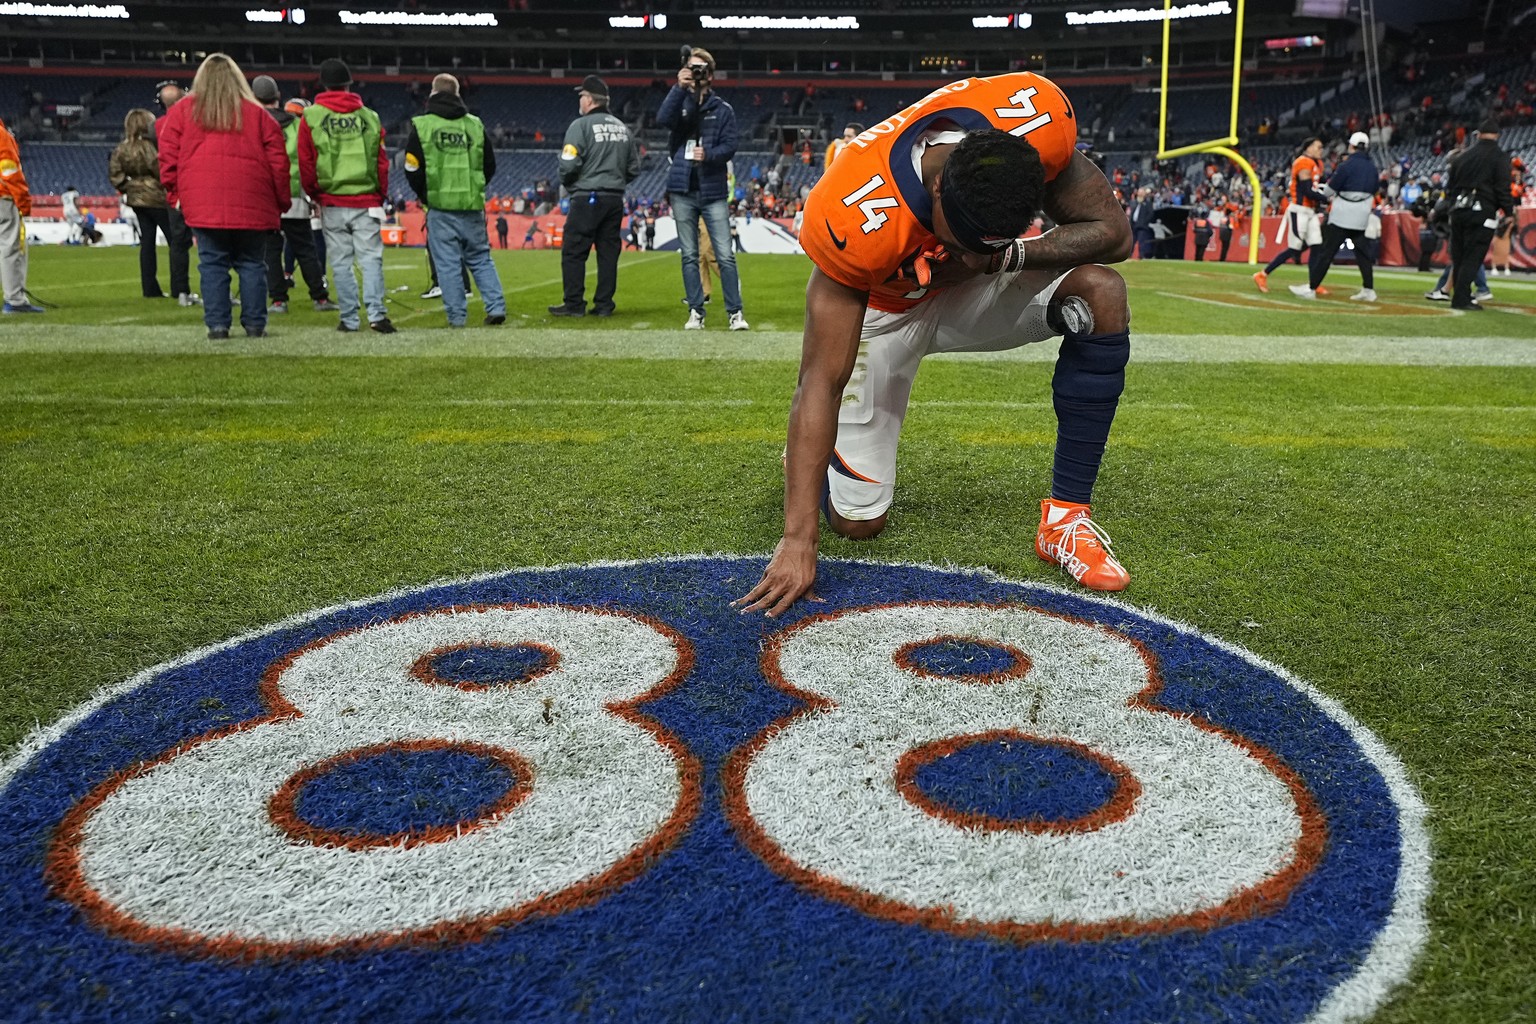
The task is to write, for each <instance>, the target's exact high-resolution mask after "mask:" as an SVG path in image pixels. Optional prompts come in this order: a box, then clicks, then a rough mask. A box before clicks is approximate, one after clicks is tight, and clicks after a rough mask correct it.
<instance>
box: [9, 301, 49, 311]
mask: <svg viewBox="0 0 1536 1024" xmlns="http://www.w3.org/2000/svg"><path fill="white" fill-rule="evenodd" d="M4 309H5V312H7V313H41V312H42V311H43V307H42V306H34V305H32V303H30V302H23V303H20V304H18V305H12V304H11V303H9V302H7V303H6V304H5V306H4Z"/></svg>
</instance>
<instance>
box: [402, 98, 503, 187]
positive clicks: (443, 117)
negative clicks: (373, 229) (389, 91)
mask: <svg viewBox="0 0 1536 1024" xmlns="http://www.w3.org/2000/svg"><path fill="white" fill-rule="evenodd" d="M423 136H426V138H425V139H423ZM477 165H478V166H477ZM495 176H496V151H495V150H494V149H492V148H491V147H490V146H489V145H488V144H487V143H486V138H485V125H484V124H482V123H481V122H480V119H479V118H478V117H476V116H475V115H473V114H471V113H470V112H469V108H468V107H466V106H464V101H463V100H462V99H461V98H459V97H458V96H456V95H455V94H453V93H451V92H435V93H433V94H432V95H431V96H430V97H428V98H427V112H426V113H425V114H423V115H422V116H420V117H414V118H412V119H411V130H410V134H409V135H408V136H407V137H406V140H405V181H406V184H408V185H410V186H411V190H412V191H413V192H415V193H416V198H418V199H420V200H421V202H422V205H423V206H425V207H426V208H427V209H429V210H483V209H485V185H486V182H488V181H490V180H491V179H492V178H494V177H495Z"/></svg>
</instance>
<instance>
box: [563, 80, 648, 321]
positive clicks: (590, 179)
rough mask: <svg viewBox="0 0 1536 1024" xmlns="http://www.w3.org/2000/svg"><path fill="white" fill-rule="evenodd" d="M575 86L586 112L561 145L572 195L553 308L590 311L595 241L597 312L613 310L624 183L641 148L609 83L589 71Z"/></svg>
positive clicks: (635, 168)
mask: <svg viewBox="0 0 1536 1024" xmlns="http://www.w3.org/2000/svg"><path fill="white" fill-rule="evenodd" d="M576 92H577V93H578V94H579V95H580V99H579V100H578V103H579V105H580V107H579V109H580V110H581V116H580V117H578V118H577V119H576V120H574V121H572V122H571V126H570V127H569V128H568V129H566V132H565V146H564V148H562V149H561V150H560V184H562V185H564V186H565V190H566V192H568V193H569V194H570V197H571V212H570V215H569V216H568V217H566V221H565V239H564V241H563V243H562V244H561V251H560V273H561V277H562V279H563V284H564V286H565V301H564V302H562V303H560V304H559V305H557V306H550V307H549V311H550V313H552V314H554V315H555V316H586V314H587V304H586V299H585V297H584V293H585V290H586V278H587V253H588V252H589V251H590V250H591V249H592V248H593V247H594V246H596V248H597V290H596V291H595V292H593V294H592V315H593V316H612V315H613V293H614V290H615V289H616V288H617V287H618V277H619V250H620V249H622V248H623V242H622V240H621V238H620V229H621V228H622V227H623V225H624V186H625V185H628V184H629V183H630V182H631V181H634V180H635V178H636V177H638V176H639V174H640V151H639V148H638V147H637V146H636V145H635V140H634V139H633V138H632V137H631V136H630V134H629V128H628V126H626V125H625V124H624V122H623V121H620V120H619V119H618V118H616V117H614V116H613V115H612V114H610V113H609V112H608V85H607V83H605V82H604V81H603V80H602V79H601V78H599V77H597V76H596V75H588V76H587V77H586V78H585V79H584V80H583V81H582V83H581V85H580V86H578V87H577V89H576Z"/></svg>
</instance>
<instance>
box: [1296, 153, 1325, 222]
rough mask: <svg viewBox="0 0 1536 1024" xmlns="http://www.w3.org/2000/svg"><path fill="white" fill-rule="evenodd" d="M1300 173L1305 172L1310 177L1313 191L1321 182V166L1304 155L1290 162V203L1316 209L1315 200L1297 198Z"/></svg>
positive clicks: (1299, 187)
mask: <svg viewBox="0 0 1536 1024" xmlns="http://www.w3.org/2000/svg"><path fill="white" fill-rule="evenodd" d="M1302 171H1307V172H1308V173H1310V174H1311V175H1312V187H1313V188H1314V189H1315V188H1317V184H1318V182H1320V181H1322V180H1323V165H1322V163H1320V162H1319V161H1317V160H1314V159H1312V158H1311V157H1309V156H1307V155H1306V154H1302V155H1301V156H1299V157H1297V158H1296V159H1295V160H1293V161H1291V196H1290V199H1291V202H1293V203H1300V204H1301V205H1302V206H1309V207H1311V208H1313V209H1317V200H1316V199H1308V198H1306V197H1305V196H1303V197H1301V198H1297V195H1298V193H1299V192H1300V189H1301V186H1300V180H1301V172H1302Z"/></svg>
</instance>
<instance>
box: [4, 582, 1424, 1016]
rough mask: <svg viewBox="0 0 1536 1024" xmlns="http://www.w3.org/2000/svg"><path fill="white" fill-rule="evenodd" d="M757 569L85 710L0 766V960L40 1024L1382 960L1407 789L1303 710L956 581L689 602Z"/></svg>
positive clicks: (411, 1012)
mask: <svg viewBox="0 0 1536 1024" xmlns="http://www.w3.org/2000/svg"><path fill="white" fill-rule="evenodd" d="M759 565H760V563H759V562H757V561H755V560H747V559H681V560H664V561H659V562H652V563H639V564H627V565H607V566H593V567H577V568H571V569H564V570H558V571H531V572H512V573H505V574H500V575H496V576H491V577H486V578H482V579H476V580H470V581H465V582H461V583H451V584H444V585H439V586H434V587H431V588H427V589H424V590H421V591H416V592H412V593H406V594H397V595H388V596H386V597H384V598H380V599H377V600H375V601H370V602H365V603H361V604H358V605H354V606H348V607H346V608H341V609H333V610H330V611H327V612H323V613H318V614H315V615H312V616H306V617H304V618H302V619H301V620H297V621H294V622H291V623H285V624H281V625H280V626H279V627H276V628H274V629H272V630H269V631H266V632H264V633H261V634H257V635H255V636H252V637H247V638H242V639H241V640H239V641H236V642H232V643H230V644H227V645H222V646H221V647H218V648H214V649H211V650H209V651H203V652H196V653H194V654H193V655H189V656H187V657H186V658H184V659H181V660H180V661H178V662H175V663H172V664H171V665H169V666H165V667H162V668H160V669H156V670H151V671H150V672H148V673H145V674H144V675H143V676H141V677H139V678H137V679H135V680H132V681H130V683H129V684H128V685H127V686H126V687H124V688H122V692H118V693H109V694H107V695H104V696H103V697H102V698H100V699H99V700H98V701H96V702H93V704H92V705H90V706H88V707H87V708H85V709H82V711H81V712H80V713H78V714H77V715H75V716H73V717H72V718H71V719H69V720H66V722H65V723H62V724H61V725H60V726H59V727H57V728H56V729H55V730H53V731H52V733H51V734H43V735H42V736H40V737H38V738H37V740H36V741H34V742H33V744H32V745H31V747H32V749H27V750H24V751H23V753H22V754H21V755H20V756H18V757H16V758H13V760H12V761H11V762H10V763H9V764H8V765H6V767H5V773H4V775H3V776H0V781H3V782H4V787H5V788H4V790H3V794H0V795H3V802H0V807H3V809H4V813H5V815H6V818H7V823H8V824H9V825H10V826H11V827H10V829H9V830H8V833H7V834H8V835H9V836H10V837H11V840H10V841H9V842H8V843H7V845H6V846H5V847H4V859H3V861H0V864H3V865H4V867H3V871H4V877H6V878H7V880H8V881H11V882H12V883H13V884H11V885H9V886H8V887H7V894H6V896H5V897H4V899H5V900H6V903H7V905H6V907H5V911H6V912H5V914H4V915H3V918H0V948H4V944H5V943H7V942H9V941H12V940H15V941H18V942H22V943H25V944H26V946H23V947H18V948H32V949H35V950H47V951H48V953H46V954H43V953H38V954H36V955H34V956H31V957H28V958H27V959H26V963H25V965H23V964H22V963H21V961H14V962H13V961H12V960H3V959H0V974H3V975H4V978H3V981H4V983H5V984H6V985H7V986H8V988H10V989H12V990H14V991H16V992H17V993H19V996H20V998H19V1000H18V1002H17V1005H18V1006H29V1007H32V1008H34V1009H36V1010H37V1011H38V1012H37V1014H36V1015H37V1016H38V1017H39V1018H47V1017H48V1016H50V1015H55V1016H57V1017H58V1018H59V1019H116V1018H122V1019H130V1018H133V1019H149V1018H153V1017H154V1016H156V1015H157V1014H162V1015H163V1014H165V1013H167V1012H184V1013H187V1014H190V1015H191V1016H193V1017H194V1018H196V1017H198V1016H209V1017H212V1016H217V1017H219V1018H221V1019H247V1018H249V1019H257V1018H263V1017H270V1016H273V1015H290V1016H306V1015H308V1016H314V1015H315V1014H317V1013H324V1014H325V1015H327V1016H328V1017H330V1018H333V1019H363V1018H367V1019H375V1020H377V1019H385V1020H434V1019H442V1018H444V1017H447V1016H453V1017H456V1018H462V1019H471V1020H478V1019H485V1020H505V1019H530V1020H531V1019H570V1018H571V1017H575V1016H581V1015H587V1016H596V1017H598V1018H599V1019H604V1018H606V1019H636V1018H638V1017H639V1016H642V1015H652V1016H656V1017H660V1018H662V1019H673V1020H684V1019H689V1020H692V1019H697V1020H704V1019H708V1020H717V1019H723V1018H732V1017H734V1018H736V1019H761V1020H825V1019H842V1018H844V1017H846V1018H849V1019H853V1018H857V1017H859V1016H864V1017H871V1018H877V1019H889V1020H900V1019H909V1020H936V1019H958V1018H961V1017H964V1018H966V1019H972V1018H975V1019H1029V1020H1062V1021H1067V1020H1082V1019H1089V1018H1091V1019H1096V1020H1097V1019H1103V1020H1114V1021H1155V1020H1170V1019H1178V1020H1206V1019H1209V1020H1226V1019H1249V1018H1252V1019H1264V1020H1272V1021H1273V1020H1298V1021H1299V1020H1317V1021H1322V1020H1346V1019H1352V1018H1354V1017H1359V1016H1361V1015H1364V1014H1368V1013H1369V1012H1370V1010H1371V1009H1372V1008H1373V1007H1374V1006H1375V1005H1376V1004H1377V1003H1378V1002H1379V1001H1380V999H1381V998H1382V997H1383V995H1384V994H1385V992H1386V991H1387V990H1388V989H1389V988H1390V987H1391V986H1392V985H1393V984H1395V983H1396V982H1397V981H1398V980H1399V979H1400V978H1401V976H1402V975H1403V974H1404V973H1405V971H1406V969H1407V966H1408V964H1409V963H1410V962H1411V959H1412V957H1413V955H1414V953H1415V951H1416V949H1417V948H1418V945H1419V944H1420V943H1421V942H1422V930H1423V923H1422V899H1423V892H1424V888H1425V878H1426V877H1427V863H1426V854H1425V843H1424V838H1423V831H1422V825H1421V822H1420V820H1419V819H1420V817H1421V814H1422V810H1421V808H1420V807H1419V805H1418V803H1417V798H1416V797H1415V796H1414V795H1413V793H1412V790H1411V788H1409V787H1408V786H1407V783H1406V782H1405V781H1404V780H1403V778H1402V775H1401V770H1400V768H1399V767H1398V766H1397V765H1396V763H1395V761H1393V760H1392V759H1391V757H1390V755H1388V754H1387V753H1386V752H1385V751H1384V750H1382V749H1381V748H1380V745H1379V744H1378V743H1377V742H1376V741H1375V740H1374V739H1373V738H1372V737H1370V736H1369V734H1368V733H1366V732H1365V731H1364V730H1362V729H1360V728H1359V727H1358V726H1356V725H1354V724H1353V723H1351V722H1350V721H1349V720H1348V719H1347V717H1346V716H1344V715H1343V713H1342V712H1341V711H1339V710H1338V709H1337V708H1336V707H1333V706H1332V705H1331V704H1329V703H1328V702H1327V701H1326V700H1324V699H1323V698H1321V697H1319V696H1318V695H1316V694H1315V693H1311V692H1309V691H1308V690H1307V689H1306V688H1305V687H1303V686H1301V685H1300V684H1296V683H1295V682H1294V681H1291V680H1288V679H1286V678H1284V677H1283V675H1282V674H1280V673H1279V672H1278V671H1277V670H1275V669H1273V668H1272V667H1269V666H1266V665H1263V664H1262V663H1260V662H1258V661H1257V660H1256V659H1254V658H1252V657H1251V656H1246V655H1244V654H1243V653H1242V652H1239V651H1236V650H1235V649H1232V648H1228V647H1226V646H1224V645H1221V644H1219V643H1216V642H1213V641H1210V640H1208V639H1207V638H1204V637H1201V636H1199V635H1198V634H1196V633H1194V632H1192V631H1190V630H1187V629H1184V628H1180V627H1177V626H1175V625H1173V624H1170V623H1167V622H1165V621H1162V620H1159V619H1156V618H1153V617H1150V616H1147V615H1145V614H1141V613H1137V612H1135V611H1132V610H1130V609H1127V608H1124V607H1123V606H1120V605H1117V604H1113V603H1110V602H1105V601H1102V600H1098V599H1089V598H1085V597H1081V596H1074V595H1070V594H1066V593H1063V592H1060V591H1057V590H1055V589H1052V588H1045V587H1038V586H1023V585H1020V584H1015V583H1010V582H1008V581H1004V580H998V579H995V578H992V577H988V576H983V575H978V574H972V573H962V572H952V571H950V572H945V571H939V570H934V569H923V568H917V567H906V566H901V567H898V566H885V565H876V564H866V563H838V562H829V563H828V564H827V565H826V566H825V568H824V572H823V577H824V578H823V580H822V588H823V594H824V596H825V597H826V598H827V600H828V603H827V604H826V605H817V606H813V607H812V608H811V609H810V610H809V611H808V614H805V615H804V617H802V618H800V619H799V620H798V621H795V622H791V623H789V624H788V625H782V624H778V623H764V621H763V620H761V619H754V618H751V617H743V616H739V615H737V614H736V613H735V612H734V611H732V610H731V609H730V608H729V607H728V604H727V602H728V600H729V599H730V597H732V596H734V594H735V593H736V592H737V591H739V590H740V589H742V584H743V582H744V581H747V580H749V579H752V578H755V573H756V572H757V571H758V566H759ZM1341 906H1342V907H1346V908H1347V911H1346V912H1342V913H1341V911H1340V908H1341ZM8 964H9V965H10V966H7V965H8ZM23 966H24V968H25V969H22V968H23ZM82 972H83V974H84V977H85V978H86V980H87V981H89V982H90V983H91V985H90V986H84V985H82V983H81V976H82ZM447 979H452V980H451V984H444V981H445V980H447ZM85 992H90V993H92V994H91V995H89V996H87V995H85V994H84V993H85ZM102 993H106V994H105V995H103V994H102ZM321 1007H323V1008H324V1010H321V1009H320V1008H321Z"/></svg>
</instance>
